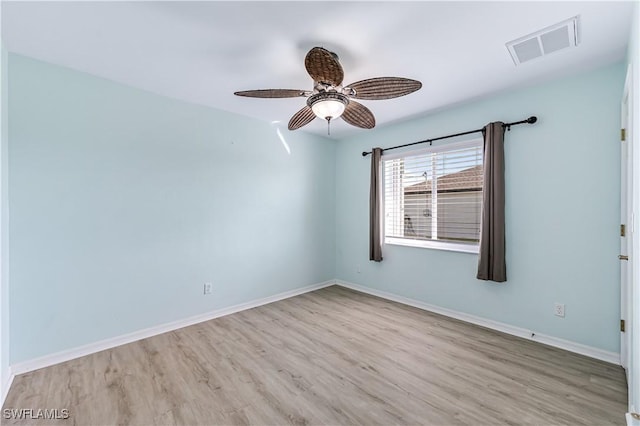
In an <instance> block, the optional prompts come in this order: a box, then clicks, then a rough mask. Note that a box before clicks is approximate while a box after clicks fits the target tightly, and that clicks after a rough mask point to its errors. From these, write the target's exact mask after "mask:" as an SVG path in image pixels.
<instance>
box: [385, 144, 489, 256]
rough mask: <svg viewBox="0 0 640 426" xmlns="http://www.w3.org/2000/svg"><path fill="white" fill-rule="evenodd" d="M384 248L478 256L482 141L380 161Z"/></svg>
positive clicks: (386, 157)
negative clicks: (382, 191) (394, 246)
mask: <svg viewBox="0 0 640 426" xmlns="http://www.w3.org/2000/svg"><path fill="white" fill-rule="evenodd" d="M382 173H383V180H384V184H383V190H384V205H383V209H384V214H383V218H384V235H385V239H384V242H385V243H386V244H401V245H410V246H418V247H431V248H440V249H444V250H456V251H466V252H471V253H477V252H478V242H479V240H480V214H481V208H482V181H483V178H482V140H481V139H476V140H473V141H468V142H462V143H457V144H448V145H442V146H437V147H428V148H426V149H421V150H419V151H412V152H409V153H402V154H390V155H384V156H383V157H382Z"/></svg>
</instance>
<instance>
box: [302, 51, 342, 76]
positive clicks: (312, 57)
mask: <svg viewBox="0 0 640 426" xmlns="http://www.w3.org/2000/svg"><path fill="white" fill-rule="evenodd" d="M304 66H305V67H306V68H307V72H308V73H309V75H310V76H311V78H313V80H314V81H317V82H320V83H327V84H330V85H332V86H339V85H340V84H342V80H343V79H344V71H342V66H341V65H340V62H338V60H337V59H336V58H335V56H334V54H333V53H331V52H329V51H328V50H327V49H323V48H322V47H314V48H313V49H311V50H310V51H309V53H307V56H306V57H305V58H304Z"/></svg>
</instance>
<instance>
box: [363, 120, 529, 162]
mask: <svg viewBox="0 0 640 426" xmlns="http://www.w3.org/2000/svg"><path fill="white" fill-rule="evenodd" d="M536 121H538V117H536V116H535V115H532V116H531V117H529V118H527V119H526V120H521V121H514V122H513V123H504V124H503V125H502V127H504V128H506V129H507V130H511V126H516V125H518V124H524V123H528V124H533V123H535V122H536ZM482 130H483V129H476V130H469V131H468V132H462V133H456V134H454V135H447V136H440V137H439V138H433V139H425V140H423V141H418V142H412V143H406V144H404V145H398V146H392V147H390V148H384V149H383V150H382V152H384V151H390V150H392V149H398V148H404V147H405V146H411V145H417V144H419V143H429V144H431V143H432V142H433V141H439V140H440V139H448V138H455V137H456V136H462V135H469V134H471V133H478V132H481V131H482ZM369 154H371V152H366V151H363V152H362V156H363V157H366V156H367V155H369Z"/></svg>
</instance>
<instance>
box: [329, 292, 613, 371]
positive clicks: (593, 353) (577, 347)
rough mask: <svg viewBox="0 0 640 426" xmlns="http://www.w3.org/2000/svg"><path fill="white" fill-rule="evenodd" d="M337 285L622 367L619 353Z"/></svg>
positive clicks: (449, 310) (445, 309)
mask: <svg viewBox="0 0 640 426" xmlns="http://www.w3.org/2000/svg"><path fill="white" fill-rule="evenodd" d="M336 284H337V285H339V286H342V287H346V288H350V289H352V290H356V291H359V292H362V293H367V294H370V295H372V296H377V297H381V298H383V299H387V300H391V301H394V302H398V303H402V304H404V305H409V306H413V307H414V308H418V309H424V310H425V311H429V312H434V313H436V314H440V315H444V316H447V317H451V318H455V319H458V320H461V321H465V322H469V323H471V324H476V325H479V326H482V327H486V328H490V329H492V330H497V331H501V332H503V333H507V334H511V335H513V336H518V337H522V338H524V339H528V340H533V341H535V342H539V343H543V344H545V345H549V346H553V347H556V348H560V349H564V350H567V351H570V352H575V353H578V354H581V355H585V356H588V357H591V358H595V359H599V360H601V361H606V362H609V363H612V364H617V365H620V354H619V353H617V352H609V351H605V350H603V349H598V348H594V347H592V346H587V345H583V344H581V343H576V342H572V341H570V340H564V339H560V338H558V337H553V336H549V335H545V334H540V333H537V332H535V331H533V330H527V329H525V328H521V327H515V326H513V325H509V324H505V323H502V322H498V321H493V320H490V319H486V318H482V317H478V316H475V315H471V314H466V313H464V312H459V311H454V310H452V309H447V308H442V307H440V306H436V305H430V304H428V303H424V302H421V301H419V300H415V299H409V298H407V297H403V296H397V295H395V294H392V293H387V292H385V291H382V290H376V289H373V288H369V287H364V286H361V285H358V284H353V283H350V282H347V281H341V280H336Z"/></svg>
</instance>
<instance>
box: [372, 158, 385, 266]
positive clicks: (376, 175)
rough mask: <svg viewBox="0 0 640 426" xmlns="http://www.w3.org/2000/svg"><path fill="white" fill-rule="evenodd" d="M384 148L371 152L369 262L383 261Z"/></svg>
mask: <svg viewBox="0 0 640 426" xmlns="http://www.w3.org/2000/svg"><path fill="white" fill-rule="evenodd" d="M381 156H382V148H373V149H372V150H371V185H370V187H369V260H373V261H376V262H380V261H381V260H382V243H381V241H380V239H381V235H380V157H381Z"/></svg>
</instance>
